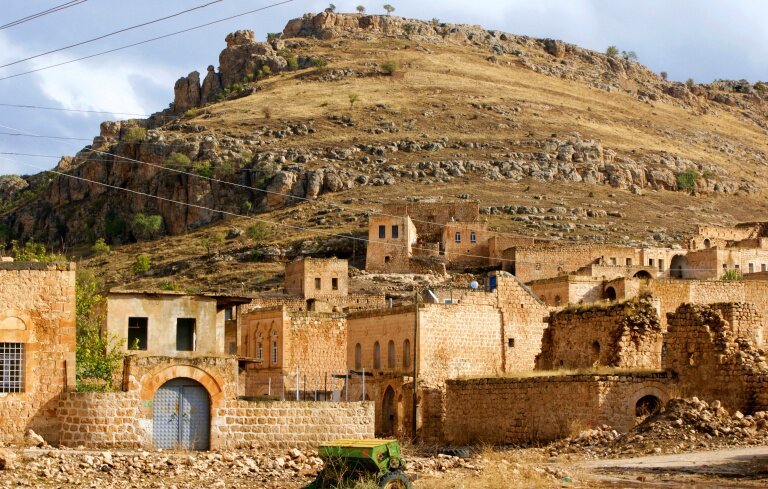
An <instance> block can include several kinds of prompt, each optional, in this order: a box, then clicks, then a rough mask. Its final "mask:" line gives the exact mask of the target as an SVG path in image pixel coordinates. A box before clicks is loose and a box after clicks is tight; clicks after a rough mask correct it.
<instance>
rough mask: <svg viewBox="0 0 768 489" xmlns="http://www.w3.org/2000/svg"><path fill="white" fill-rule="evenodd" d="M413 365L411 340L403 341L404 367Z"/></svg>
mask: <svg viewBox="0 0 768 489" xmlns="http://www.w3.org/2000/svg"><path fill="white" fill-rule="evenodd" d="M410 366H411V340H405V341H404V342H403V367H406V368H408V367H410Z"/></svg>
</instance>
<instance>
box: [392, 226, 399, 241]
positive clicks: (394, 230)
mask: <svg viewBox="0 0 768 489" xmlns="http://www.w3.org/2000/svg"><path fill="white" fill-rule="evenodd" d="M399 237H400V228H399V227H398V226H392V239H397V238H399Z"/></svg>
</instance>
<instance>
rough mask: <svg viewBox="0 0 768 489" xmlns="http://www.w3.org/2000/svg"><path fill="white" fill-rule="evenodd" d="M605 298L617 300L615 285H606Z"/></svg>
mask: <svg viewBox="0 0 768 489" xmlns="http://www.w3.org/2000/svg"><path fill="white" fill-rule="evenodd" d="M604 298H605V299H608V300H609V301H615V300H616V289H614V288H613V287H606V288H605V295H604Z"/></svg>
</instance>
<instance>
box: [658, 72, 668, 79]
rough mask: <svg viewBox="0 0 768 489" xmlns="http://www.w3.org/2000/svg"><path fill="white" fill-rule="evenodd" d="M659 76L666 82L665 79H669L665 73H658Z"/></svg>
mask: <svg viewBox="0 0 768 489" xmlns="http://www.w3.org/2000/svg"><path fill="white" fill-rule="evenodd" d="M659 75H660V76H661V79H662V80H664V81H667V78H669V74H668V73H667V72H666V71H662V72H661V73H659Z"/></svg>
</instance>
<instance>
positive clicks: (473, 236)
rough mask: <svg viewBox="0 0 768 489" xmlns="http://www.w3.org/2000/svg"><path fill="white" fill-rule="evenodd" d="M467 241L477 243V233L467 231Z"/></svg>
mask: <svg viewBox="0 0 768 489" xmlns="http://www.w3.org/2000/svg"><path fill="white" fill-rule="evenodd" d="M469 242H470V243H477V235H476V234H475V232H474V231H472V232H471V233H469Z"/></svg>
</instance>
